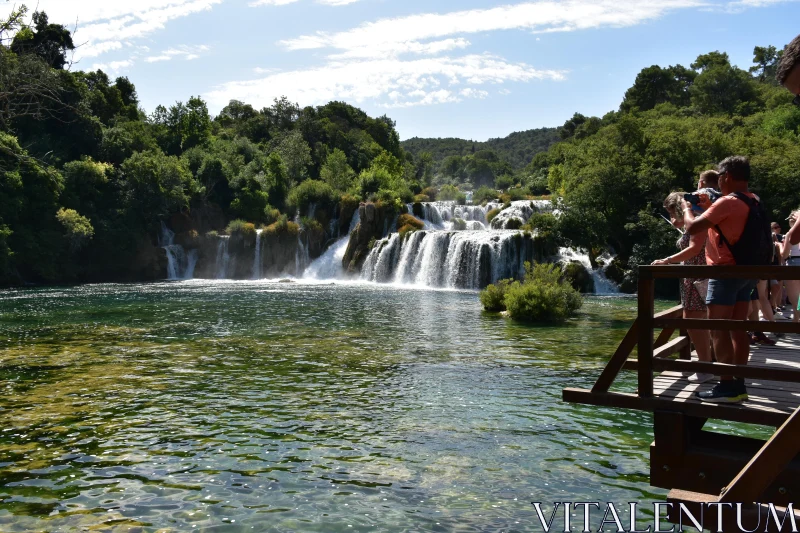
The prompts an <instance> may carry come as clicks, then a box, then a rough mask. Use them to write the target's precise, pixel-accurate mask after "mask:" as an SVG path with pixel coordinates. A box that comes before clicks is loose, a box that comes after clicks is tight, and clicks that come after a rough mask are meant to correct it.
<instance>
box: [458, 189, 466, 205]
mask: <svg viewBox="0 0 800 533" xmlns="http://www.w3.org/2000/svg"><path fill="white" fill-rule="evenodd" d="M456 203H457V204H458V205H466V204H467V195H466V194H464V193H463V192H459V193H458V194H457V195H456Z"/></svg>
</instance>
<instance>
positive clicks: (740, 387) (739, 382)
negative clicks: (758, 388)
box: [734, 378, 749, 401]
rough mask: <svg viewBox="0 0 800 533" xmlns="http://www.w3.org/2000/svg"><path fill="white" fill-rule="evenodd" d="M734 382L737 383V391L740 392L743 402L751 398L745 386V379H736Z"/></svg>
mask: <svg viewBox="0 0 800 533" xmlns="http://www.w3.org/2000/svg"><path fill="white" fill-rule="evenodd" d="M734 381H735V382H736V390H737V391H738V392H739V398H741V400H742V401H745V400H747V399H748V398H749V396H748V395H747V387H745V385H744V378H736V379H734Z"/></svg>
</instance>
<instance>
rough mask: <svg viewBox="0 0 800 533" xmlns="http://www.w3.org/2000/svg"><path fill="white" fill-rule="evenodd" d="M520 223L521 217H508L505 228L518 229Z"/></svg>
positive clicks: (520, 225)
mask: <svg viewBox="0 0 800 533" xmlns="http://www.w3.org/2000/svg"><path fill="white" fill-rule="evenodd" d="M522 224H523V222H522V219H521V218H517V217H514V218H509V219H508V220H506V224H505V229H520V228H521V227H522Z"/></svg>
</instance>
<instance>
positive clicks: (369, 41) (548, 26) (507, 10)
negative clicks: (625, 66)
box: [281, 0, 768, 57]
mask: <svg viewBox="0 0 800 533" xmlns="http://www.w3.org/2000/svg"><path fill="white" fill-rule="evenodd" d="M750 1H757V0H750ZM764 1H768V0H764ZM704 4H705V2H704V0H566V1H564V2H555V1H552V0H545V1H541V2H530V3H522V4H514V5H505V6H499V7H494V8H491V9H473V10H468V11H455V12H451V13H445V14H438V13H424V14H419V15H410V16H406V17H399V18H391V19H382V20H378V21H376V22H368V23H364V24H362V25H360V26H358V27H356V28H353V29H351V30H347V31H342V32H338V33H328V32H317V33H314V34H311V35H302V36H300V37H297V38H294V39H288V40H284V41H281V44H283V45H284V46H285V47H286V48H287V49H289V50H307V49H320V48H333V49H338V50H342V51H344V52H343V53H342V54H343V55H348V56H351V57H355V56H369V50H371V49H375V48H377V49H380V50H391V51H393V50H399V51H402V48H403V47H404V46H406V43H420V42H423V41H426V40H429V39H442V38H445V37H448V36H452V35H458V34H470V33H479V32H485V31H497V30H513V29H518V30H520V29H522V30H531V31H572V30H580V29H589V28H599V27H606V26H613V27H621V26H632V25H635V24H640V23H642V22H646V21H648V20H653V19H656V18H658V17H660V16H662V15H664V14H666V13H668V12H670V11H674V10H676V9H681V8H687V7H699V6H702V5H704Z"/></svg>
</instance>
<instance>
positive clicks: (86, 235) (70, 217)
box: [56, 207, 94, 251]
mask: <svg viewBox="0 0 800 533" xmlns="http://www.w3.org/2000/svg"><path fill="white" fill-rule="evenodd" d="M56 219H57V220H58V221H59V222H60V223H61V225H62V226H64V229H65V230H66V232H67V239H69V247H70V249H71V250H73V251H75V250H78V249H80V248H82V247H83V245H84V244H86V243H87V242H88V241H89V240H90V239H91V238H92V237H93V236H94V228H93V227H92V223H91V222H90V221H89V219H88V218H86V217H85V216H83V215H81V214H79V213H78V212H77V211H75V210H74V209H64V208H63V207H62V208H61V209H59V210H58V212H57V213H56Z"/></svg>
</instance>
